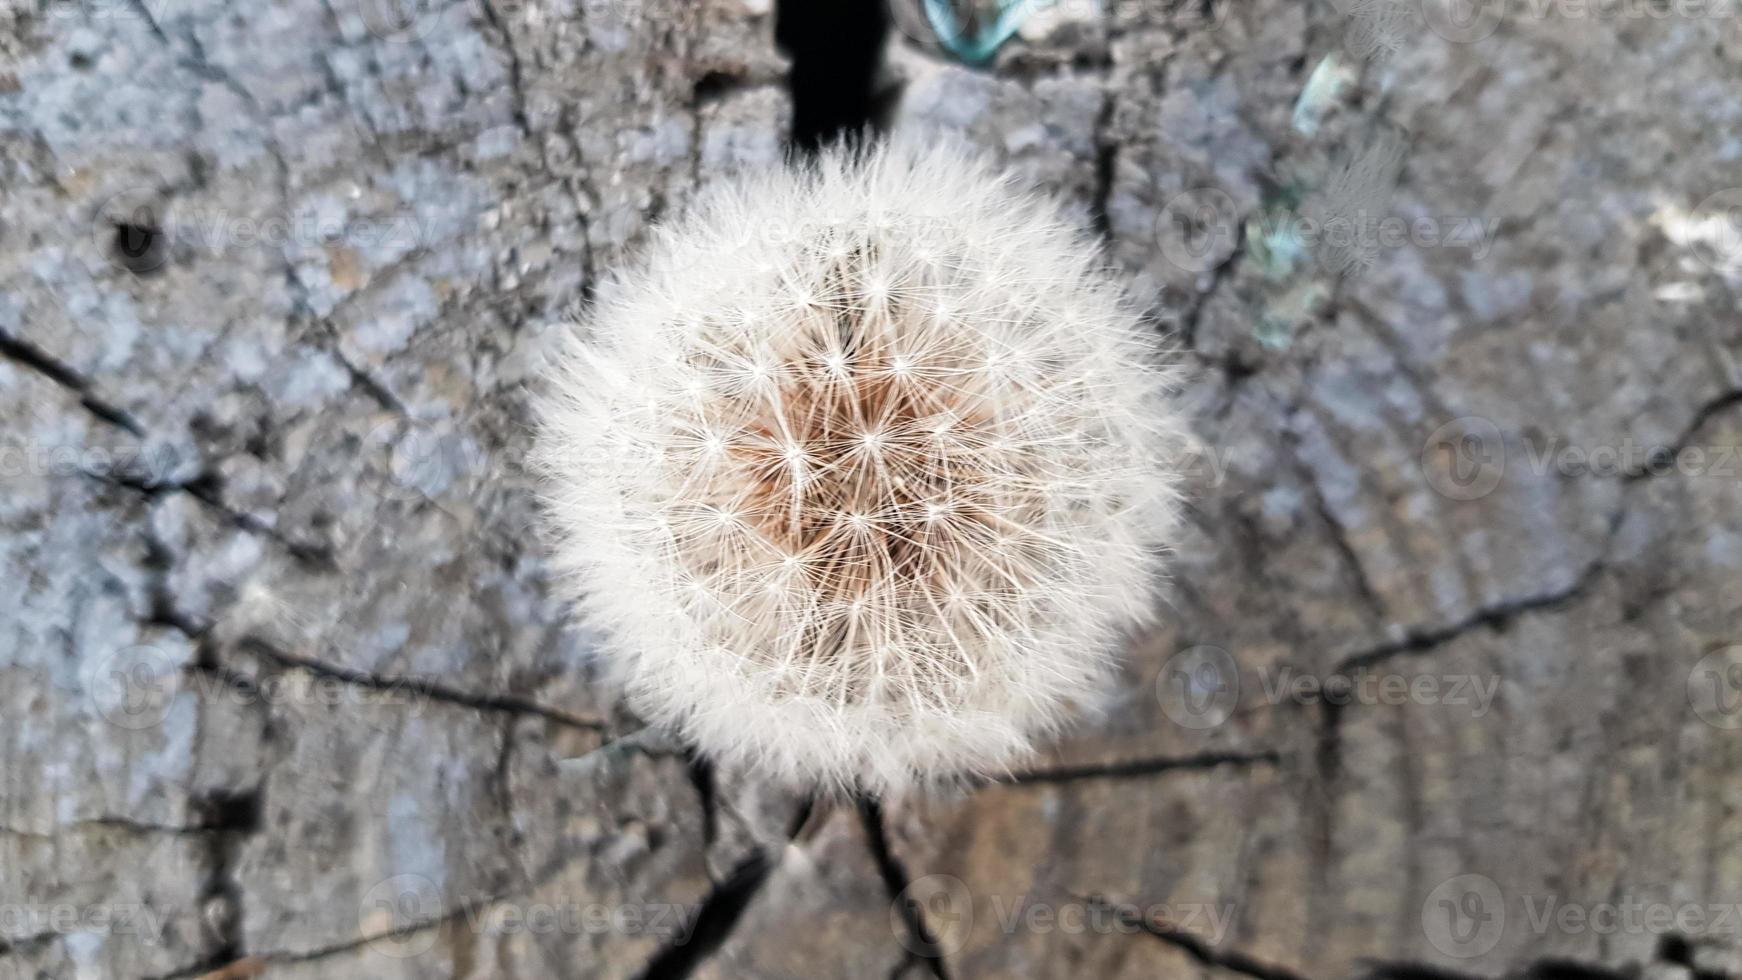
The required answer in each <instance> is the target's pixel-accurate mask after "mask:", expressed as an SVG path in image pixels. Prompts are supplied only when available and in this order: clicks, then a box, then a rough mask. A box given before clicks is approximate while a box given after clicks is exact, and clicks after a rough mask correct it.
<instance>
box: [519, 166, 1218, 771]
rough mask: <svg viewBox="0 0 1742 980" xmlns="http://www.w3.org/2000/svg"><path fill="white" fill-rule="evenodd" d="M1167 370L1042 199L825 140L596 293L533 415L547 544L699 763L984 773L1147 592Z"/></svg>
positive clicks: (1119, 629)
mask: <svg viewBox="0 0 1742 980" xmlns="http://www.w3.org/2000/svg"><path fill="white" fill-rule="evenodd" d="M746 229H749V231H748V233H747V232H746ZM723 243H730V244H729V245H727V244H723ZM1171 387H1172V375H1171V373H1170V370H1169V369H1168V368H1167V367H1166V366H1165V365H1164V363H1163V358H1162V352H1161V350H1160V348H1159V344H1158V341H1157V339H1156V337H1155V335H1154V333H1153V331H1152V329H1151V328H1150V327H1148V326H1147V325H1146V324H1145V323H1143V322H1142V320H1141V318H1140V317H1139V316H1138V315H1137V313H1135V312H1134V310H1133V308H1132V307H1131V305H1130V304H1129V302H1128V301H1127V300H1126V299H1125V298H1124V296H1123V294H1122V292H1121V291H1120V289H1119V288H1118V287H1117V286H1116V284H1115V283H1114V282H1113V281H1112V280H1111V279H1110V278H1109V276H1108V274H1107V273H1105V272H1104V271H1102V268H1101V266H1100V265H1099V261H1098V259H1097V258H1096V252H1095V249H1094V247H1093V245H1092V244H1090V242H1089V240H1088V239H1087V238H1086V237H1084V236H1083V234H1082V233H1081V232H1080V231H1079V230H1078V229H1076V228H1075V227H1074V226H1072V225H1071V224H1070V223H1069V222H1067V221H1065V220H1064V219H1062V218H1061V217H1060V213H1059V211H1058V209H1057V207H1056V205H1054V204H1052V203H1051V202H1050V201H1048V200H1047V199H1045V198H1043V197H1040V196H1037V195H1034V194H1031V193H1026V192H1024V191H1022V190H1020V189H1018V188H1017V187H1016V186H1014V184H1013V183H1012V182H1011V181H1010V180H1009V179H1008V178H1006V177H1004V176H1001V175H1000V174H999V173H998V172H997V171H996V170H995V169H994V168H993V167H991V166H990V165H988V164H987V163H985V162H984V161H982V160H980V159H979V158H977V157H976V156H974V155H973V154H972V153H970V152H968V151H965V150H963V149H961V148H959V147H954V146H952V145H950V144H947V143H946V144H942V145H933V146H926V147H921V146H917V145H912V144H896V145H894V146H888V147H884V148H882V149H877V150H872V151H867V152H863V153H856V152H852V151H835V152H833V153H829V154H825V155H824V156H823V157H822V158H821V159H820V160H819V161H817V162H816V164H815V165H813V166H809V167H801V168H794V169H790V170H782V171H777V172H773V173H770V174H766V175H764V176H762V177H759V178H753V179H750V180H747V181H744V182H741V183H738V184H735V185H731V186H726V187H723V188H720V189H718V190H716V191H714V192H712V193H711V194H710V195H708V196H706V197H704V198H702V199H701V200H700V201H698V202H697V203H696V204H695V205H694V206H693V207H692V208H691V209H690V210H689V211H688V212H687V213H686V214H685V215H684V216H682V217H681V218H679V219H677V220H675V221H674V222H672V223H670V224H669V225H667V226H665V227H663V228H662V229H661V230H660V231H659V232H658V234H657V235H656V240H655V241H654V243H653V245H652V247H651V249H650V254H649V256H648V257H647V259H646V261H645V263H644V264H643V265H642V266H640V267H638V268H636V269H634V270H632V271H628V272H625V273H623V274H621V275H620V276H619V278H618V279H617V280H616V281H615V282H613V283H612V284H610V285H609V286H608V287H607V288H604V289H602V290H601V293H600V298H599V300H598V301H597V303H596V304H595V307H594V309H593V310H592V312H591V314H590V316H589V317H588V318H587V320H586V322H585V329H584V331H583V332H582V333H581V334H578V335H577V336H576V337H575V338H573V343H572V345H571V347H570V348H568V349H567V350H565V352H564V353H563V354H562V355H561V356H559V357H558V358H557V363H556V365H555V367H554V369H553V371H552V372H551V375H550V378H549V394H548V395H547V396H546V398H545V400H544V403H543V404H542V406H541V409H540V416H541V431H540V437H539V448H538V461H539V464H540V466H541V468H542V470H543V472H544V474H545V476H546V478H547V486H548V490H547V497H548V508H547V509H548V512H549V518H550V524H551V526H552V528H553V530H554V531H555V546H554V560H555V564H556V566H557V568H558V569H559V571H560V572H562V573H563V576H564V581H565V583H567V585H568V587H569V588H570V589H571V590H572V596H573V598H574V599H575V600H576V604H577V607H578V609H579V611H580V612H581V614H582V615H584V616H585V617H586V618H587V619H588V620H589V622H590V623H591V624H592V625H594V626H595V627H597V628H598V629H599V630H600V631H601V633H602V634H603V635H604V636H605V640H604V644H605V646H604V649H603V651H602V652H603V655H604V660H605V662H606V663H607V664H608V665H609V666H610V667H611V668H612V670H613V672H614V673H615V675H616V677H617V678H618V679H619V680H620V681H621V682H622V683H623V684H624V685H625V687H626V688H627V691H628V693H629V695H630V697H631V699H632V702H633V704H634V705H635V707H636V708H637V709H638V710H639V711H641V712H642V713H643V714H644V715H645V716H647V717H648V718H649V720H652V721H655V722H658V723H663V724H667V725H670V726H673V727H674V728H676V729H678V730H679V731H680V732H681V733H682V734H683V735H685V736H686V737H688V738H689V739H690V740H692V741H693V742H694V743H695V744H696V745H697V746H698V747H700V748H701V749H702V750H703V751H705V752H707V753H709V754H710V755H712V756H715V757H717V758H721V759H724V760H726V761H728V762H731V763H735V764H746V765H752V766H759V767H761V768H762V769H764V770H765V771H766V772H768V773H769V774H771V775H773V776H775V777H777V778H779V779H781V780H783V781H786V782H790V783H796V784H805V785H811V786H816V785H822V786H830V787H836V788H843V789H853V790H859V791H869V792H879V793H887V792H893V791H899V790H902V789H904V788H908V787H911V786H914V785H915V784H923V783H929V782H933V781H938V780H947V779H952V778H956V777H960V776H964V775H970V774H983V773H995V772H999V771H1003V770H1005V769H1007V768H1008V767H1009V766H1010V765H1011V764H1012V763H1013V762H1015V761H1016V760H1018V759H1019V758H1020V757H1021V756H1022V755H1023V754H1024V753H1025V752H1027V751H1029V750H1030V749H1031V747H1032V746H1033V745H1034V744H1035V742H1036V740H1038V739H1040V738H1043V737H1046V736H1048V735H1049V734H1051V733H1052V732H1054V731H1055V730H1056V728H1057V727H1058V726H1059V724H1060V723H1061V722H1062V720H1063V719H1064V718H1065V716H1066V715H1067V713H1068V711H1069V709H1070V708H1071V707H1072V706H1073V705H1076V704H1080V703H1082V702H1084V701H1086V700H1089V699H1091V698H1092V697H1094V696H1095V694H1096V692H1097V691H1098V690H1100V689H1101V688H1102V686H1103V685H1104V682H1105V680H1106V678H1107V677H1108V675H1109V668H1110V666H1111V664H1112V662H1113V659H1114V656H1115V653H1116V650H1117V648H1118V647H1119V645H1120V643H1121V642H1122V639H1123V636H1124V634H1125V632H1126V631H1128V630H1129V628H1130V627H1131V626H1132V625H1133V624H1136V623H1139V622H1141V621H1143V620H1145V619H1147V618H1148V617H1150V616H1151V615H1152V614H1153V610H1154V607H1155V595H1154V593H1155V590H1156V587H1157V579H1158V575H1159V572H1160V564H1161V557H1162V553H1163V551H1164V549H1165V546H1166V545H1167V544H1168V542H1169V541H1170V538H1171V533H1172V530H1173V527H1174V524H1175V520H1176V516H1177V510H1178V507H1177V502H1176V492H1175V491H1176V486H1177V483H1178V472H1179V471H1180V470H1181V469H1182V468H1183V467H1182V466H1181V465H1180V461H1181V460H1182V459H1183V457H1184V453H1185V451H1186V436H1185V434H1184V427H1183V425H1182V424H1181V421H1180V419H1179V418H1178V417H1177V414H1176V412H1175V410H1174V409H1173V408H1172V407H1171V402H1170V401H1169V398H1168V394H1169V392H1170V390H1171Z"/></svg>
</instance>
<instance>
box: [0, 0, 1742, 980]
mask: <svg viewBox="0 0 1742 980" xmlns="http://www.w3.org/2000/svg"><path fill="white" fill-rule="evenodd" d="M1079 8H1080V9H1079ZM1477 9H1478V16H1477V17H1476V18H1475V19H1474V20H1473V21H1449V20H1447V19H1446V18H1445V17H1444V16H1443V15H1444V11H1443V10H1442V8H1441V7H1440V4H1439V0H1421V3H1420V4H1419V5H1418V4H1416V3H1413V2H1412V3H1409V4H1407V5H1397V6H1394V5H1391V4H1387V3H1374V2H1370V0H1340V2H1338V3H1312V4H1298V3H1290V2H1285V0H1252V2H1250V3H1234V2H1232V0H1213V2H1206V3H1202V4H1199V3H1196V2H1192V3H1181V4H1170V3H1163V2H1159V0H1157V2H1148V3H1120V2H1110V3H1107V4H1099V5H1095V6H1094V8H1093V9H1090V8H1089V7H1088V6H1086V5H1081V4H1074V3H1066V4H1061V5H1058V6H1057V7H1049V8H1047V9H1045V10H1043V11H1041V12H1040V13H1039V14H1037V15H1036V16H1034V17H1033V18H1031V19H1030V21H1029V22H1028V24H1027V25H1026V26H1025V28H1024V30H1023V33H1022V35H1021V36H1020V37H1018V38H1017V39H1015V40H1013V41H1012V42H1011V43H1010V44H1009V45H1007V46H1006V47H1005V48H1004V49H1003V50H1002V51H1001V52H1000V54H999V55H998V57H997V59H996V60H995V62H994V63H993V64H992V65H990V66H988V67H986V68H983V69H973V68H968V67H965V66H962V65H959V64H954V63H951V62H949V61H947V60H945V59H942V58H940V57H938V56H936V55H935V53H932V52H930V51H928V50H927V49H926V47H925V45H923V44H921V43H916V40H915V39H913V38H908V37H905V36H903V34H902V33H901V32H899V31H898V32H896V33H895V34H894V35H893V37H892V43H891V49H890V53H889V58H888V71H889V73H890V75H891V77H892V78H893V79H895V80H896V81H898V82H899V85H900V89H899V95H898V97H897V98H896V100H895V103H894V105H893V108H892V113H891V118H890V120H889V128H890V129H891V130H892V131H895V132H898V133H900V132H915V133H920V132H925V131H927V130H928V129H929V128H932V127H941V128H944V129H948V130H951V131H956V132H961V133H966V134H967V135H968V137H969V138H970V139H972V140H973V141H974V142H976V143H978V144H981V145H984V146H985V147H986V148H988V150H990V151H991V152H992V153H994V154H996V155H997V156H998V157H1000V158H1001V159H1003V160H1005V161H1007V162H1008V163H1009V164H1010V166H1011V167H1012V169H1014V170H1015V171H1017V172H1018V173H1019V174H1021V175H1022V176H1023V178H1024V179H1026V180H1028V181H1030V182H1033V183H1035V184H1038V185H1040V186H1043V187H1046V188H1048V189H1051V190H1055V191H1057V192H1059V193H1061V194H1062V195H1063V196H1064V197H1065V198H1066V199H1067V200H1069V201H1070V202H1071V203H1072V205H1073V206H1074V207H1075V208H1077V209H1078V211H1079V213H1080V215H1081V217H1082V219H1083V221H1084V222H1085V223H1086V224H1088V225H1090V226H1091V227H1093V228H1095V229H1097V230H1098V231H1099V232H1100V233H1101V234H1102V235H1104V237H1105V239H1106V242H1107V245H1108V251H1109V255H1110V258H1111V260H1112V261H1113V262H1114V263H1115V264H1116V265H1117V266H1118V268H1119V269H1120V270H1121V271H1122V273H1123V274H1125V275H1126V276H1127V278H1128V280H1129V281H1130V282H1131V284H1132V287H1133V289H1134V291H1135V292H1136V294H1137V295H1138V296H1139V298H1140V299H1141V301H1142V302H1144V303H1145V304H1147V305H1148V306H1149V308H1150V309H1151V311H1152V312H1153V314H1154V315H1155V317H1156V319H1157V321H1158V323H1159V324H1160V328H1161V329H1165V330H1169V331H1172V332H1174V333H1175V335H1177V337H1178V338H1179V342H1180V345H1181V347H1182V349H1183V350H1184V353H1183V354H1182V358H1183V359H1184V360H1185V361H1186V362H1187V363H1188V364H1189V365H1190V366H1191V368H1192V369H1193V379H1192V381H1191V383H1190V385H1189V388H1188V390H1187V392H1186V397H1187V401H1188V402H1189V404H1190V405H1191V407H1192V411H1193V415H1194V419H1195V420H1196V421H1195V425H1196V428H1197V431H1198V432H1199V434H1200V436H1201V438H1202V441H1203V449H1202V452H1201V453H1200V454H1199V458H1198V459H1197V461H1196V463H1195V468H1194V474H1193V491H1192V492H1193V500H1194V503H1193V512H1192V516H1191V520H1190V522H1189V526H1188V528H1187V530H1186V532H1185V534H1184V537H1183V539H1182V540H1181V542H1180V545H1179V549H1178V550H1179V554H1178V556H1177V558H1176V560H1175V569H1174V578H1173V582H1172V585H1171V588H1170V590H1169V599H1168V603H1169V609H1168V613H1167V615H1166V617H1165V618H1164V625H1163V626H1161V627H1158V628H1156V629H1154V630H1152V631H1150V632H1148V633H1146V634H1145V635H1143V636H1141V637H1138V638H1136V639H1135V640H1134V641H1133V643H1132V646H1131V651H1130V655H1129V657H1128V660H1127V663H1126V667H1125V675H1124V683H1123V684H1122V685H1121V688H1120V693H1119V696H1118V698H1117V700H1116V701H1115V703H1114V704H1113V705H1111V706H1110V707H1109V708H1108V709H1107V710H1106V711H1104V712H1103V713H1101V714H1100V715H1097V716H1096V717H1095V718H1093V719H1091V720H1088V721H1086V722H1085V723H1084V724H1083V725H1081V726H1080V727H1079V728H1078V729H1077V730H1076V731H1075V732H1074V733H1073V734H1072V735H1071V736H1070V737H1068V738H1067V739H1065V740H1064V741H1062V742H1061V743H1060V744H1058V745H1057V746H1054V747H1051V748H1050V749H1049V750H1048V751H1047V752H1046V753H1045V754H1044V755H1043V756H1042V757H1041V758H1039V759H1037V760H1035V761H1034V763H1033V765H1032V767H1031V768H1030V769H1028V770H1026V771H1025V772H1022V773H1019V774H1015V775H1014V776H1013V777H1012V778H1010V779H1007V780H1004V781H1001V782H999V783H997V784H993V785H987V786H982V787H979V788H977V789H974V790H972V791H968V792H962V793H960V794H956V795H953V796H950V797H947V798H941V799H939V798H934V799H924V800H896V801H888V802H886V803H884V804H883V805H881V806H879V805H874V804H862V805H857V806H855V805H853V804H841V803H836V804H830V803H827V802H817V803H815V804H814V805H811V804H808V803H807V802H806V801H804V800H801V799H799V798H797V797H796V796H794V795H793V794H791V793H787V792H782V791H779V790H777V789H773V788H770V787H768V786H765V785H763V784H761V783H759V782H758V781H757V780H756V779H755V778H754V775H753V774H748V773H735V772H720V771H715V770H714V769H713V768H712V767H710V766H708V765H706V764H705V763H703V762H699V761H696V760H694V759H692V758H690V757H689V756H687V755H686V754H685V752H684V751H683V749H682V747H681V746H678V745H675V744H672V743H671V742H669V741H668V740H666V739H664V738H663V737H661V736H660V735H658V734H657V733H654V732H649V731H640V730H639V729H640V723H639V722H638V721H637V720H636V719H634V718H633V717H632V716H630V715H629V714H628V713H627V712H626V711H625V710H624V709H623V708H622V707H621V706H620V705H618V704H616V703H615V700H614V697H613V695H612V693H611V692H610V691H609V690H608V689H606V688H605V687H604V686H603V685H602V684H601V683H600V682H599V678H598V676H597V673H596V668H595V666H594V665H593V663H592V659H591V653H590V651H591V649H592V647H593V645H594V642H595V640H594V638H593V637H591V636H589V634H588V633H587V631H586V630H585V629H584V628H581V627H577V626H575V625H573V624H571V623H569V622H568V621H567V620H566V617H565V615H564V610H563V608H562V606H561V604H560V602H558V601H557V600H556V599H555V598H554V597H553V590H552V589H551V586H550V582H549V581H548V578H547V574H546V568H545V563H544V559H543V552H542V548H541V546H540V544H539V540H538V536H537V530H536V524H537V506H536V500H535V493H534V485H533V481H532V479H531V478H530V477H529V475H528V473H527V472H526V468H525V465H524V459H525V456H526V453H527V449H528V445H529V417H528V404H529V395H528V386H529V385H530V384H532V383H535V378H536V372H537V369H538V367H539V364H540V363H541V358H542V357H543V355H544V352H545V351H547V350H548V349H549V344H550V342H551V341H552V339H553V338H555V337H556V336H558V335H559V334H560V333H561V332H562V331H565V330H567V329H569V328H570V327H569V324H570V323H571V322H572V321H573V320H574V318H575V317H576V315H577V311H578V310H579V309H581V308H583V305H584V303H585V301H586V299H587V297H588V295H589V293H590V291H591V289H592V288H593V287H594V285H595V284H596V283H598V282H599V281H600V279H601V278H602V277H604V276H607V275H609V273H610V270H611V269H612V268H614V267H616V266H618V265H620V264H621V263H623V262H625V261H630V260H632V259H633V257H634V255H635V254H636V250H637V247H638V245H639V244H640V243H641V242H642V241H643V240H644V239H645V236H646V234H647V230H648V228H649V227H650V225H651V224H652V223H653V222H656V221H657V220H658V219H659V218H660V217H661V216H663V215H666V214H669V213H672V212H673V211H674V210H676V209H678V208H681V207H682V205H683V203H684V201H685V200H686V199H687V198H689V197H690V196H691V195H692V194H694V193H695V191H696V190H697V188H698V187H701V186H703V185H705V184H707V183H708V182H709V181H714V180H719V179H723V178H725V177H728V176H730V175H731V174H733V173H735V172H739V171H742V170H749V169H756V168H762V167H767V166H772V165H775V164H776V163H777V162H778V161H779V160H780V159H781V157H782V155H783V153H784V152H785V139H786V135H787V131H788V126H789V119H790V116H791V112H792V104H793V93H791V92H789V90H788V87H787V84H786V72H787V60H786V58H785V57H784V56H783V55H782V54H781V53H780V52H779V51H778V50H777V48H776V45H775V42H774V21H775V13H774V11H773V9H772V8H771V5H770V3H769V2H768V0H697V2H680V0H646V2H627V0H622V2H614V0H595V2H585V3H568V2H557V0H520V2H519V3H516V4H509V3H506V2H505V0H453V2H449V3H447V4H445V5H441V4H430V5H427V6H425V7H423V8H419V9H417V10H415V11H412V12H411V13H410V14H409V15H407V13H406V11H405V9H404V8H401V7H396V6H395V5H394V4H392V3H378V2H373V0H270V2H262V3H256V4H237V3H228V4H226V3H217V2H213V0H92V2H87V3H82V4H66V3H40V4H39V3H26V4H22V5H14V6H13V7H11V8H7V9H5V10H0V134H3V136H4V138H3V139H0V418H3V419H4V420H5V425H4V433H3V434H0V453H3V455H0V463H4V467H3V468H0V486H3V487H4V493H0V529H3V530H0V577H3V579H4V581H5V582H6V583H7V585H8V587H7V588H6V589H4V590H0V980H26V978H31V980H34V978H38V977H50V978H68V980H73V978H78V980H83V978H87V977H89V978H107V977H125V978H134V977H141V978H172V977H185V978H191V977H202V976H209V977H224V978H239V977H256V976H260V977H268V978H272V980H281V978H299V977H308V978H316V977H319V978H335V977H359V978H362V977H367V978H372V980H393V978H401V977H403V978H408V980H409V978H419V980H427V978H455V980H459V978H517V977H518V978H551V977H588V978H591V977H611V978H617V977H623V978H628V977H637V976H647V977H680V976H694V977H707V978H738V977H754V978H788V977H790V978H804V980H817V978H831V977H840V978H860V977H901V978H908V980H914V978H921V977H933V976H935V977H949V978H955V980H964V978H977V977H1062V976H1084V977H1106V978H1152V977H1175V976H1180V977H1191V976H1197V977H1207V978H1217V980H1233V978H1239V977H1257V978H1262V980H1320V978H1338V977H1344V976H1350V975H1357V974H1360V973H1362V972H1364V971H1369V972H1372V973H1374V974H1376V975H1388V976H1393V977H1399V978H1402V977H1416V978H1426V977H1451V978H1467V977H1498V976H1515V975H1525V974H1527V973H1529V971H1531V970H1535V971H1537V973H1536V974H1535V975H1538V976H1542V977H1548V976H1558V977H1610V976H1616V975H1637V976H1646V977H1651V978H1658V980H1693V978H1695V977H1700V978H1709V977H1717V976H1742V814H1739V813H1738V811H1739V810H1742V585H1739V583H1742V452H1739V450H1738V447H1739V446H1742V370H1739V368H1738V363H1737V359H1738V356H1739V354H1742V317H1739V316H1738V311H1739V309H1742V303H1739V299H1742V238H1739V237H1738V236H1739V235H1742V231H1739V226H1738V224H1737V223H1736V222H1735V219H1734V215H1735V213H1736V211H1737V209H1738V208H1742V169H1739V168H1738V159H1742V148H1739V144H1738V142H1737V136H1736V134H1737V133H1742V100H1739V99H1738V98H1737V96H1736V92H1737V91H1738V90H1739V88H1738V83H1739V82H1742V33H1739V31H1742V27H1739V26H1738V21H1737V20H1736V19H1735V17H1726V16H1722V15H1721V14H1720V13H1710V14H1703V15H1696V14H1694V13H1690V12H1689V11H1690V9H1691V8H1689V7H1688V6H1687V5H1681V6H1677V5H1671V7H1670V8H1669V10H1670V12H1669V13H1663V14H1653V13H1651V11H1657V10H1659V9H1660V8H1657V7H1652V6H1650V5H1625V4H1624V5H1621V6H1620V7H1616V8H1610V7H1605V6H1603V5H1595V4H1593V5H1588V6H1587V5H1567V4H1528V3H1521V4H1512V5H1507V6H1505V7H1498V6H1495V5H1489V6H1486V7H1480V8H1477ZM1701 9H1705V8H1701ZM1712 9H1713V10H1715V11H1721V10H1722V9H1723V8H1722V7H1716V6H1715V7H1713V8H1712ZM921 40H923V39H921ZM1556 969H1558V970H1562V971H1571V972H1559V973H1555V972H1551V971H1552V970H1556ZM1435 971H1439V972H1435Z"/></svg>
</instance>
